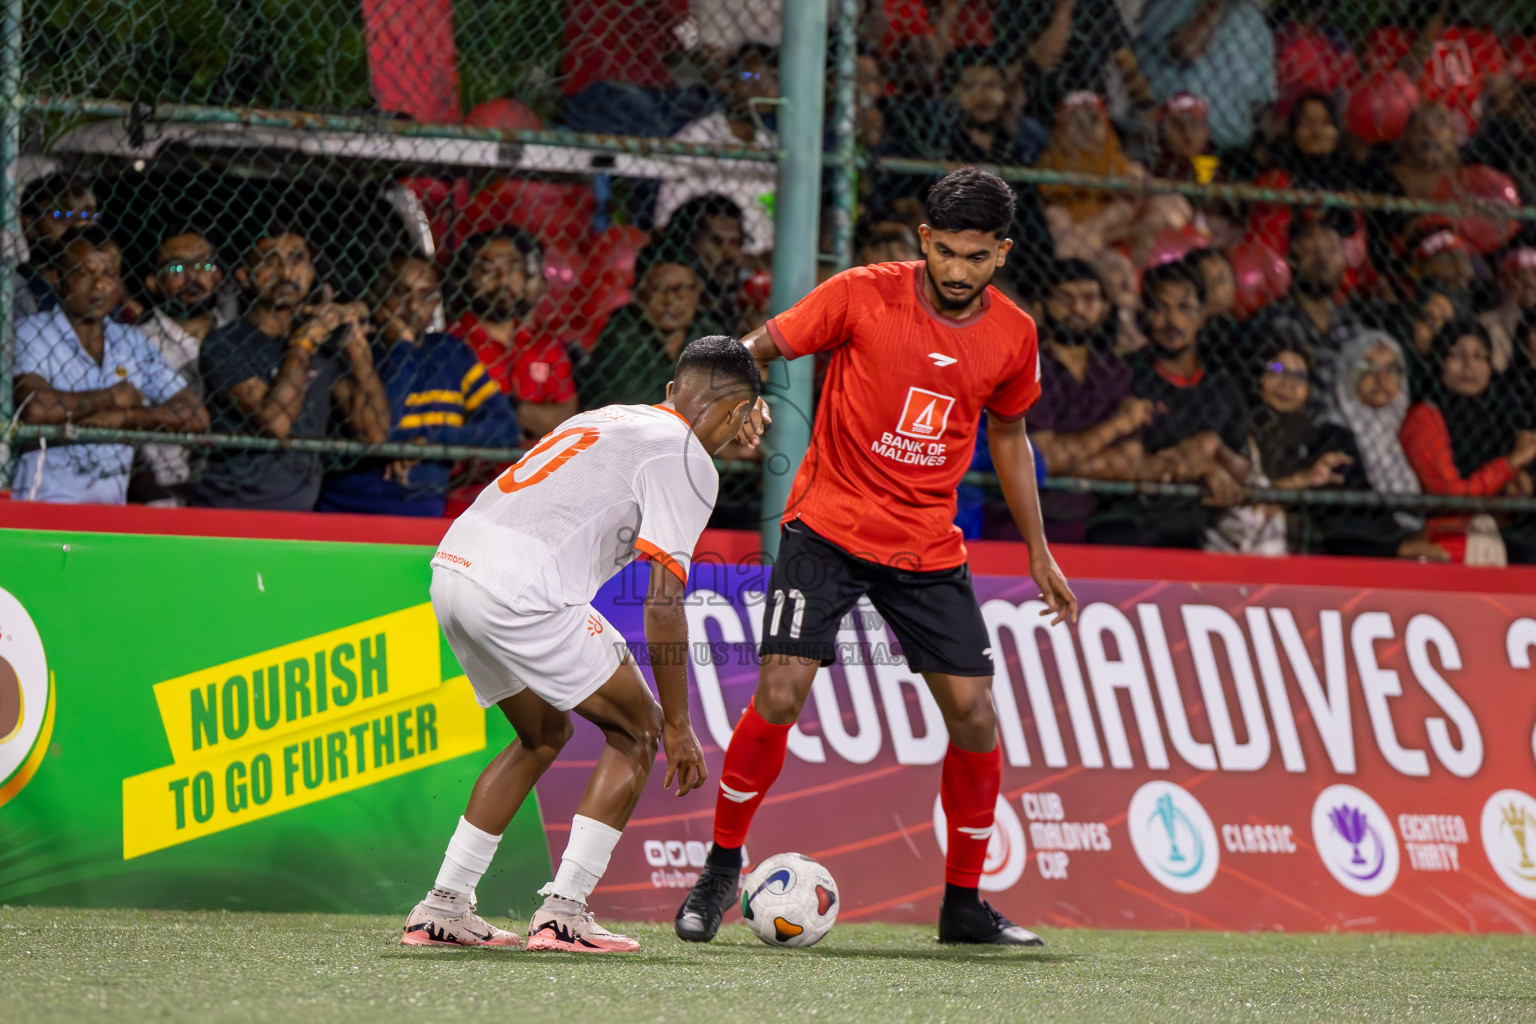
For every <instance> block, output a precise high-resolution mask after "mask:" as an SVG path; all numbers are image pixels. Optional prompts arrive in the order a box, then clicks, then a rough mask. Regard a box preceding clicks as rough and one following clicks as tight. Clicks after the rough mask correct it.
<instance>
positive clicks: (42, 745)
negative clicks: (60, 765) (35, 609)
mask: <svg viewBox="0 0 1536 1024" xmlns="http://www.w3.org/2000/svg"><path fill="white" fill-rule="evenodd" d="M51 691H52V687H51V686H50V685H49V679H48V661H47V659H46V658H45V657H44V656H43V638H42V637H40V636H39V635H38V633H37V626H36V625H34V624H33V622H32V616H30V615H28V614H27V610H26V609H25V608H23V607H22V606H21V602H20V601H18V600H16V598H15V597H14V596H12V595H11V593H10V592H9V591H7V590H4V589H0V805H4V804H5V803H6V802H7V801H9V800H10V799H11V797H13V796H15V795H16V794H17V793H20V792H21V790H22V787H24V786H26V784H27V783H28V782H30V781H31V779H32V776H33V775H34V774H36V772H37V768H38V765H39V764H40V763H41V762H42V759H43V754H44V753H45V752H46V751H47V749H48V740H49V738H50V737H51V736H52V734H53V701H52V699H51V696H52V695H51Z"/></svg>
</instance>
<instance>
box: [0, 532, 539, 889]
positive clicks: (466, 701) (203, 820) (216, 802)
mask: <svg viewBox="0 0 1536 1024" xmlns="http://www.w3.org/2000/svg"><path fill="white" fill-rule="evenodd" d="M430 557H431V551H430V549H428V548H418V547H408V546H402V545H373V544H335V543H320V542H309V541H266V540H231V539H222V538H199V537H158V536H154V537H151V536H127V535H118V534H82V533H49V532H37V531H28V530H0V903H12V904H24V903H32V904H45V905H67V906H136V907H227V908H230V909H236V908H238V909H242V910H271V911H280V910H325V911H357V912H372V913H392V912H403V911H405V910H406V909H408V908H409V907H410V906H411V905H412V904H414V903H415V902H416V901H417V900H418V899H419V898H420V897H421V894H422V893H423V892H424V891H425V890H426V889H427V888H428V887H429V886H430V885H431V883H432V880H433V879H434V878H435V877H436V873H437V868H438V866H439V864H440V862H441V859H442V853H443V849H444V847H445V846H446V845H447V842H448V838H449V836H450V835H451V834H452V832H453V827H454V823H455V822H456V820H457V818H458V816H459V814H460V813H461V811H462V810H463V806H464V802H465V800H466V799H467V798H468V796H469V790H470V787H471V785H472V784H473V783H474V780H475V777H476V776H477V775H478V774H479V772H480V769H481V768H482V767H483V766H484V764H485V762H486V761H487V760H488V759H489V756H490V753H491V752H492V751H494V750H497V749H500V748H501V747H502V746H504V745H506V744H507V743H510V742H511V741H512V738H513V737H512V732H511V729H510V727H509V726H508V725H507V724H506V722H505V720H504V719H502V718H501V716H500V715H493V716H488V715H487V714H486V713H485V712H484V711H483V710H482V709H481V708H480V707H479V706H478V705H477V704H476V703H475V699H474V695H473V692H472V691H471V689H470V686H469V683H468V681H467V680H466V679H465V678H464V676H463V673H462V671H461V670H460V668H459V666H458V663H457V662H456V661H455V659H454V657H453V653H452V652H451V651H450V650H449V649H448V647H447V645H446V644H444V643H443V641H442V637H441V634H440V632H439V630H438V627H437V622H436V620H435V619H434V618H433V615H432V608H431V605H430V604H429V603H427V588H428V585H429V583H430V578H431V570H430V568H429V566H428V560H429V558H430ZM549 866H550V865H549V854H548V848H547V845H546V843H545V839H544V834H543V829H542V826H541V825H540V823H539V811H538V807H537V806H536V804H535V803H534V801H533V800H531V799H530V801H529V802H528V804H527V805H526V806H525V807H524V808H523V810H522V812H521V813H520V814H519V815H518V817H517V819H516V820H515V821H514V822H513V823H512V826H511V828H510V829H509V830H508V833H507V837H506V839H505V840H504V841H503V842H502V844H501V849H500V851H499V853H498V854H497V858H496V863H495V864H494V865H493V867H492V870H491V872H490V873H489V874H488V875H487V876H486V878H485V880H484V881H483V882H482V884H481V886H480V889H479V897H480V902H481V904H482V907H483V908H484V909H485V910H486V911H487V912H490V913H500V912H501V911H502V910H505V909H515V910H516V911H517V913H518V914H522V913H526V912H527V911H528V910H529V909H531V907H532V906H533V904H534V902H535V900H536V897H535V895H534V892H535V890H536V889H537V888H538V887H539V886H540V885H542V884H543V883H544V882H545V881H546V880H547V879H548V878H549Z"/></svg>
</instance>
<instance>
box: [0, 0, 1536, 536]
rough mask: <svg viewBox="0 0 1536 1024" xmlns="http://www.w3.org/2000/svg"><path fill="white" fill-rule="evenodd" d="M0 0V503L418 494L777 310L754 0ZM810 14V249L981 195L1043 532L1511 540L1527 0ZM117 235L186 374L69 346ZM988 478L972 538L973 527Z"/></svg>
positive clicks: (108, 273)
mask: <svg viewBox="0 0 1536 1024" xmlns="http://www.w3.org/2000/svg"><path fill="white" fill-rule="evenodd" d="M5 10H6V12H7V14H8V18H9V20H8V21H7V22H6V25H7V26H8V27H9V32H8V33H7V34H6V40H7V42H6V46H7V48H6V49H5V50H4V51H3V52H4V53H5V54H6V56H7V58H8V59H7V61H6V67H5V68H3V69H0V71H3V72H6V73H3V74H0V85H3V84H4V83H5V82H11V83H12V88H13V91H14V92H15V94H16V95H18V96H19V97H20V100H19V102H18V104H17V109H19V110H20V117H19V122H18V123H12V124H11V125H10V130H9V131H8V132H6V133H4V136H3V137H0V160H3V162H4V163H5V165H6V169H7V172H8V180H10V179H12V178H13V179H14V187H13V188H12V189H11V190H10V191H9V193H8V194H9V196H10V202H11V203H12V204H13V205H12V206H11V207H10V209H11V211H12V213H11V217H12V219H10V220H9V221H8V222H7V223H9V224H11V225H13V226H14V230H13V231H12V233H11V238H10V250H9V252H8V253H7V256H8V258H9V259H10V260H12V261H14V265H15V266H16V267H17V271H16V289H15V293H14V296H13V298H12V300H11V301H12V306H13V311H14V312H15V314H16V315H17V318H18V319H17V329H16V331H17V337H16V345H15V351H14V354H13V359H14V361H13V362H12V363H11V370H12V373H13V374H17V375H18V376H17V381H18V384H17V389H16V394H15V399H16V402H17V403H18V404H17V406H16V408H17V409H18V410H19V412H18V421H19V423H20V429H19V430H18V431H17V432H16V433H15V434H14V440H13V446H14V448H15V452H16V453H17V454H18V455H19V456H20V458H19V462H18V465H17V469H16V472H15V475H14V478H13V489H14V493H15V494H16V496H18V497H37V498H47V497H50V496H51V497H60V498H66V497H69V496H70V495H71V494H74V495H78V494H79V493H85V494H87V495H89V496H94V497H95V498H97V499H100V498H103V497H105V498H107V499H109V500H110V499H112V498H113V497H115V496H117V495H119V494H121V493H126V494H127V495H128V496H129V497H130V498H132V499H133V500H169V501H193V502H198V503H213V504H238V505H243V506H246V507H277V506H291V505H293V504H299V505H303V504H304V503H305V502H306V501H307V500H309V496H310V495H314V496H315V497H314V501H316V502H318V503H319V506H320V507H322V508H342V509H358V510H374V511H396V512H398V511H413V510H419V511H427V512H434V511H437V510H439V509H441V508H443V507H444V506H445V504H446V505H447V506H448V507H449V510H450V511H451V509H452V506H453V503H454V501H455V500H462V498H463V496H464V495H465V494H467V493H472V491H473V487H474V486H475V485H476V484H477V483H480V482H483V480H484V479H486V478H487V476H488V474H490V473H492V472H494V471H495V467H496V466H497V465H499V464H503V463H504V462H505V461H506V460H507V459H509V458H511V457H512V456H513V455H514V453H515V452H514V450H515V449H517V448H518V447H519V446H520V445H521V444H522V443H523V442H524V439H525V438H529V437H536V436H538V434H540V433H542V432H543V431H544V430H546V429H548V427H550V426H552V425H554V424H555V423H558V422H559V420H560V419H561V418H563V416H564V415H566V414H568V413H569V411H570V410H572V409H574V408H579V407H585V406H590V405H595V404H603V403H608V402H614V401H626V402H628V401H657V400H659V399H660V397H661V390H662V388H663V387H664V385H665V381H666V380H667V378H668V376H669V374H668V372H667V371H668V367H669V364H670V361H671V359H672V357H673V356H674V355H675V353H676V351H677V348H678V346H679V345H680V344H681V343H682V342H683V341H684V340H686V339H687V338H690V337H693V336H696V335H699V334H703V333H713V332H726V333H733V334H738V335H739V334H741V333H744V332H745V331H747V330H750V329H751V328H753V327H755V326H757V325H758V324H760V323H761V322H762V321H763V319H764V317H765V316H766V315H767V312H768V301H769V298H768V297H769V292H770V285H771V277H770V270H771V260H770V256H771V253H772V250H773V247H774V241H775V239H774V227H775V220H774V212H775V210H774V206H775V204H774V197H775V194H776V191H777V185H776V171H777V168H776V166H775V165H776V161H778V160H779V159H781V158H782V154H781V153H780V152H779V150H780V145H779V140H778V136H777V134H776V131H775V129H776V127H777V126H776V116H775V115H776V112H777V110H778V107H777V105H776V104H777V96H778V88H777V72H778V65H779V54H778V51H777V45H778V44H779V42H780V37H781V36H780V34H781V24H780V22H781V17H782V16H781V13H780V5H779V4H775V3H748V2H746V0H712V2H705V0H693V2H688V0H653V2H638V0H502V2H496V3H472V2H468V0H360V2H359V0H321V2H318V3H310V4H305V5H300V4H295V3H291V2H289V0H261V2H258V0H226V2H220V3H210V2H207V0H75V2H68V3H63V4H57V5H53V6H48V5H43V4H39V3H36V2H28V3H20V2H17V0H11V2H10V3H9V4H8V5H6V7H5ZM828 12H829V19H830V23H831V26H832V28H831V37H832V38H831V40H830V42H831V45H830V48H829V59H828V68H827V90H828V93H827V96H828V98H827V110H828V113H829V116H828V121H827V124H828V126H827V130H826V133H825V151H826V155H827V166H828V171H827V174H826V177H825V180H824V184H823V189H822V197H823V198H822V202H823V211H822V218H821V224H822V245H821V249H822V251H823V253H824V257H823V260H822V267H821V269H822V272H823V273H824V274H829V273H832V272H834V271H836V270H837V269H839V267H840V266H843V265H847V264H848V263H850V262H852V263H856V264H857V263H865V262H872V261H885V260H902V259H917V258H919V244H918V237H917V229H918V225H919V224H920V223H921V221H922V199H923V195H924V192H925V190H926V188H927V186H928V184H929V183H930V182H931V181H932V180H934V179H935V177H936V176H937V175H938V174H940V173H942V172H943V170H944V169H945V168H946V167H948V166H953V165H955V164H959V163H984V164H988V165H993V166H995V167H998V168H1000V169H1001V173H1002V174H1003V175H1004V176H1005V177H1006V178H1008V179H1009V180H1011V181H1013V182H1014V183H1015V185H1016V187H1017V189H1018V193H1019V200H1020V202H1019V215H1018V219H1017V222H1016V224H1015V227H1014V231H1013V233H1012V234H1013V237H1014V238H1015V239H1016V244H1015V247H1014V249H1013V251H1012V253H1011V254H1010V257H1009V261H1008V264H1007V266H1006V267H1005V268H1004V269H1003V270H1002V271H1001V272H1000V273H999V274H998V277H997V278H996V282H995V283H997V284H998V286H999V287H1000V288H1001V289H1002V290H1003V291H1004V292H1005V294H1007V295H1008V296H1009V297H1010V298H1011V299H1013V300H1014V301H1016V302H1019V303H1020V304H1022V305H1024V306H1026V307H1027V308H1028V309H1029V310H1030V311H1031V312H1032V313H1033V314H1034V315H1035V317H1036V320H1037V321H1038V323H1039V324H1040V327H1041V336H1042V344H1043V350H1044V358H1043V360H1042V372H1043V376H1044V391H1045V394H1044V397H1043V399H1042V403H1041V405H1040V407H1038V408H1037V409H1036V410H1034V411H1033V412H1032V413H1031V415H1030V419H1029V422H1030V428H1031V434H1032V436H1033V438H1034V440H1035V442H1036V446H1037V449H1038V451H1039V453H1040V456H1041V458H1042V460H1043V461H1044V463H1045V464H1046V466H1047V467H1048V469H1049V472H1050V475H1051V478H1052V480H1051V482H1050V489H1049V490H1048V492H1047V494H1046V510H1047V515H1048V520H1049V526H1050V530H1051V533H1052V535H1053V536H1056V537H1059V538H1063V539H1087V540H1092V541H1105V542H1119V543H1139V544H1172V545H1189V546H1206V547H1213V548H1217V549H1237V550H1246V551H1267V552H1278V551H1284V550H1291V551H1332V552H1345V553H1375V554H1393V553H1400V554H1405V555H1423V556H1427V557H1434V558H1439V557H1444V556H1446V555H1449V556H1451V557H1456V558H1463V557H1465V558H1470V559H1471V560H1473V561H1486V560H1493V561H1497V560H1498V558H1500V557H1503V553H1505V552H1507V555H1508V557H1510V558H1515V559H1521V560H1528V559H1530V558H1532V557H1536V526H1533V525H1532V513H1533V510H1536V502H1532V500H1531V499H1530V494H1531V489H1532V487H1531V465H1532V462H1533V458H1536V435H1533V434H1531V433H1530V431H1531V430H1532V429H1533V428H1536V341H1533V338H1536V312H1532V311H1536V229H1533V228H1532V227H1531V222H1532V220H1533V219H1536V210H1533V209H1532V208H1531V207H1530V206H1529V205H1528V204H1532V203H1536V163H1533V160H1536V157H1533V156H1532V154H1533V153H1536V148H1533V146H1532V138H1531V130H1532V126H1533V125H1536V10H1533V9H1529V8H1527V7H1526V6H1525V5H1513V4H1507V3H1493V2H1489V3H1482V2H1479V0H1462V2H1459V3H1444V2H1442V3H1440V4H1438V5H1424V4H1419V3H1408V2H1406V0H1354V2H1349V0H1345V2H1337V3H1333V4H1326V5H1325V4H1321V3H1317V2H1315V0H1271V2H1269V3H1264V2H1262V0H969V2H964V0H862V2H861V0H830V2H829V6H828ZM8 76H9V77H8ZM18 78H19V81H17V79H18ZM7 146H8V147H9V149H6V148H5V147H7ZM81 224H84V225H86V227H87V230H86V231H84V232H79V231H78V230H77V233H76V234H73V235H70V234H67V233H68V232H69V231H70V230H71V229H78V226H79V225H81ZM98 228H99V229H105V230H107V231H108V232H110V236H111V241H110V242H99V243H98V242H93V241H91V239H92V238H95V237H96V236H95V234H94V229H98ZM61 242H65V244H61ZM103 254H105V255H103ZM119 263H120V266H121V274H120V276H121V281H122V287H121V295H120V296H119V297H115V298H114V299H113V300H112V302H111V305H112V307H113V308H112V310H111V312H109V313H107V314H104V315H102V316H97V322H98V323H101V324H104V325H105V326H103V327H102V328H101V329H100V331H99V332H97V329H95V328H89V329H87V333H92V334H95V333H99V334H100V335H101V339H100V340H99V341H92V342H91V344H90V345H87V346H86V348H87V349H89V348H90V347H91V345H99V346H105V347H107V348H112V347H113V346H116V348H114V349H113V351H122V352H128V351H130V349H131V348H132V346H134V345H136V344H138V340H139V339H140V338H141V337H142V338H147V339H149V342H148V343H149V344H150V345H152V346H153V347H154V349H155V351H156V352H158V353H159V354H160V356H161V360H162V361H163V362H167V363H168V364H169V365H170V367H171V369H172V370H174V371H176V372H177V373H178V374H179V375H180V376H179V383H180V385H181V386H184V387H187V388H190V389H191V394H192V395H193V396H194V397H196V398H197V399H198V400H199V402H200V405H194V404H191V403H188V402H186V401H185V400H184V399H182V400H180V401H179V403H178V402H177V401H172V399H173V397H174V396H175V395H176V394H177V393H179V390H180V389H179V388H178V387H177V386H176V385H177V384H178V381H173V380H169V379H158V378H155V377H153V376H148V375H146V373H147V371H142V370H141V369H140V368H139V367H138V364H137V363H132V362H121V363H119V362H114V361H113V360H110V359H104V358H96V359H86V360H84V361H82V360H81V359H80V358H76V357H75V352H76V350H78V349H79V348H80V345H81V344H83V343H84V341H85V339H80V342H79V343H76V344H74V347H73V348H71V344H70V343H69V340H70V335H71V333H77V332H76V328H75V326H74V325H75V324H76V323H77V322H84V321H85V320H88V319H90V317H91V316H92V315H95V314H92V313H91V312H90V308H91V307H89V301H90V300H91V299H92V298H93V297H95V298H96V300H97V301H96V304H97V305H98V306H100V305H104V304H107V302H108V300H107V299H106V298H104V297H102V296H103V295H105V294H106V293H107V292H110V291H111V288H110V285H111V278H112V273H113V268H114V267H115V266H116V265H118V264H119ZM98 293H99V294H98ZM71 310H75V311H76V312H71ZM79 310H85V311H86V312H85V313H84V314H81V313H79V312H78V311H79ZM130 325H132V326H133V327H134V328H135V330H137V331H140V332H141V334H134V333H131V332H129V331H128V330H127V328H128V326H130ZM296 332H297V333H299V334H302V335H303V336H302V337H300V338H299V339H298V340H297V341H295V340H294V336H295V334H296ZM365 336H367V337H365ZM310 348H313V349H314V350H315V351H313V352H308V351H306V350H307V349H310ZM125 358H126V357H125ZM145 361H146V362H148V361H149V359H148V357H147V356H146V357H145ZM109 363H111V364H112V365H111V366H109V365H108V364H109ZM119 367H123V368H126V370H127V375H126V376H124V375H123V373H122V372H120V370H119ZM477 368H478V369H477ZM493 384H494V385H495V387H492V386H491V385H493ZM81 394H84V395H88V396H89V397H88V398H71V397H68V396H70V395H81ZM7 397H8V398H9V397H10V396H7ZM0 409H3V406H0ZM204 409H205V410H206V413H204V412H203V411H202V410H204ZM146 428H155V429H159V430H162V431H168V433H167V436H166V440H168V441H172V442H174V443H170V444H162V445H159V446H146V445H145V444H144V443H143V441H144V438H143V437H142V435H141V433H140V432H141V431H142V430H143V429H146ZM116 429H121V430H126V431H129V433H127V434H122V435H118V434H102V433H99V431H102V430H116ZM90 431H98V433H89V432H90ZM71 433H72V436H73V442H71V440H70V438H69V437H68V436H65V435H70V434H71ZM82 439H85V440H90V441H91V442H93V443H91V444H81V443H79V442H80V441H81V440H82ZM113 441H128V442H130V443H129V444H127V445H120V444H108V443H107V442H113ZM45 445H46V446H47V447H45ZM983 452H984V449H983ZM728 454H730V453H728ZM726 468H727V469H728V470H729V471H728V472H726V473H725V474H724V480H725V482H726V487H725V491H724V494H725V499H724V501H723V502H722V505H723V506H724V508H723V511H722V515H721V517H720V519H719V521H720V522H721V523H722V524H726V525H738V524H745V523H747V522H753V523H755V522H757V521H758V520H759V517H760V514H759V511H758V509H757V508H756V505H755V503H756V501H757V494H758V488H759V486H760V476H761V474H760V472H759V471H758V469H757V468H756V466H755V465H754V464H751V463H745V462H743V463H734V462H732V463H728V464H727V467H726ZM976 469H977V470H978V472H979V473H980V474H981V476H979V477H977V478H976V479H977V486H973V487H967V488H966V489H965V491H963V493H962V496H961V510H960V514H961V521H962V524H963V525H964V526H965V528H966V530H967V532H968V533H970V534H972V535H987V536H1007V535H1008V534H1009V531H1010V530H1011V526H1010V523H1009V517H1008V516H1007V514H1006V511H1005V510H1003V509H1002V508H1001V507H1000V506H999V505H998V503H997V502H996V500H995V497H994V496H992V495H991V494H990V493H989V491H988V488H987V486H986V484H985V480H986V476H985V474H986V471H987V466H986V464H985V457H984V453H983V455H982V456H981V457H979V458H978V461H977V464H976ZM54 487H60V488H62V490H58V491H55V490H53V489H52V488H54ZM76 500H78V497H77V498H76ZM118 500H121V499H120V498H118ZM1212 500H1214V501H1216V502H1217V503H1219V506H1220V507H1213V506H1212V504H1210V503H1209V502H1210V501H1212ZM1475 512H1482V513H1487V514H1488V515H1487V516H1485V517H1480V518H1474V517H1473V516H1472V513H1475ZM1463 552H1465V554H1464V553H1463Z"/></svg>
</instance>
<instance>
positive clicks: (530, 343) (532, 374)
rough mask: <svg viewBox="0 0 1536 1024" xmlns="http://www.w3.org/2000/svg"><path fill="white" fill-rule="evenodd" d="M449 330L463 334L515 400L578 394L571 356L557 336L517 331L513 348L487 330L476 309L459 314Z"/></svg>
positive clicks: (552, 399) (549, 399)
mask: <svg viewBox="0 0 1536 1024" xmlns="http://www.w3.org/2000/svg"><path fill="white" fill-rule="evenodd" d="M448 333H450V334H452V335H454V336H456V337H458V338H460V339H461V340H462V341H463V342H464V343H465V344H466V345H468V346H469V347H470V348H471V349H472V350H473V351H474V353H475V357H476V358H477V359H479V360H480V362H481V363H482V364H484V366H485V368H486V370H487V371H488V372H489V373H490V375H491V378H492V379H493V380H495V381H496V383H497V384H499V385H500V386H501V390H502V392H503V393H504V394H508V395H511V396H512V399H513V401H516V402H533V403H535V404H542V403H549V402H568V401H570V400H571V399H573V398H575V397H576V380H575V377H574V372H575V371H574V369H573V368H572V366H571V357H570V356H568V355H566V354H565V346H563V345H561V344H560V342H559V341H558V340H557V339H555V338H550V337H544V336H535V335H534V334H532V333H531V332H529V331H518V332H517V337H516V338H515V339H514V344H513V346H512V347H511V348H507V347H506V346H504V345H502V344H501V343H500V342H498V341H496V340H495V339H494V338H492V337H491V336H490V335H489V334H487V333H486V331H485V328H483V327H481V326H480V321H479V319H478V318H476V316H475V314H473V313H465V314H464V315H463V316H461V317H459V319H458V321H457V322H456V323H454V324H453V326H451V327H449V328H448Z"/></svg>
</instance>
